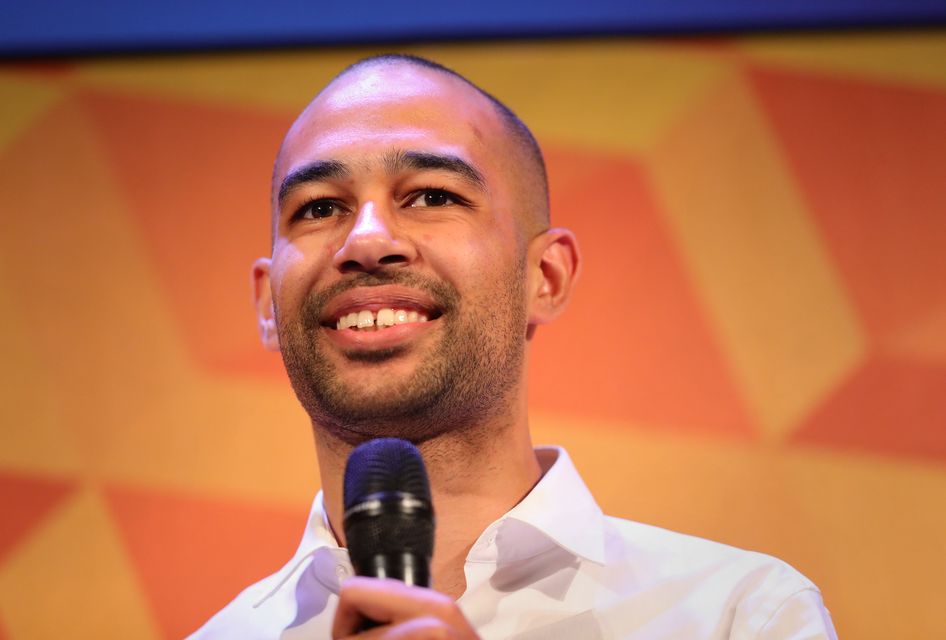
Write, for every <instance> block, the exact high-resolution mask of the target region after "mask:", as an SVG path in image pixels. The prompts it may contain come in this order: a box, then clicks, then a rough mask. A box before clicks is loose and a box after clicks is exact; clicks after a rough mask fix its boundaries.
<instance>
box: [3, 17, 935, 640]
mask: <svg viewBox="0 0 946 640" xmlns="http://www.w3.org/2000/svg"><path fill="white" fill-rule="evenodd" d="M410 51H411V52H414V53H419V54H421V55H427V56H430V57H433V58H434V59H437V60H439V61H441V62H443V63H444V64H447V65H449V66H452V67H454V68H456V69H457V70H459V71H461V72H463V73H465V74H467V75H468V76H469V77H470V78H471V79H473V80H474V81H476V82H478V83H480V84H482V85H483V86H484V87H486V88H487V89H488V90H490V91H491V92H493V93H495V94H496V95H497V96H498V97H500V98H501V99H503V100H504V101H506V102H507V103H508V104H510V106H512V107H513V109H515V110H516V111H517V112H519V114H520V115H521V116H522V117H523V119H524V120H525V121H526V122H528V123H529V124H530V125H531V126H532V127H533V129H534V130H535V132H536V134H537V136H538V137H539V139H540V141H541V142H542V144H543V146H544V148H545V149H546V153H547V156H548V162H549V168H550V174H551V181H552V191H553V193H552V199H553V217H554V220H555V222H556V223H557V224H560V225H563V226H568V227H571V228H572V229H574V230H575V231H576V232H577V234H578V236H579V239H580V241H581V243H582V246H583V250H584V256H585V272H584V275H583V278H582V281H581V282H580V283H579V290H578V292H577V294H576V298H575V301H574V304H573V306H572V307H571V308H570V309H569V311H568V313H567V314H566V316H565V317H564V318H563V319H562V320H561V321H560V322H559V323H557V324H556V325H554V326H552V327H549V328H547V329H543V330H540V332H539V336H538V339H537V341H536V347H535V354H534V359H533V365H534V366H533V375H532V385H531V398H532V400H531V403H532V409H533V427H534V432H535V438H536V440H537V441H539V442H556V443H561V444H564V445H566V446H567V447H568V448H569V450H570V451H571V453H572V456H573V457H574V458H575V461H576V463H577V465H578V467H579V469H580V470H581V471H582V472H583V473H584V474H585V476H586V479H587V481H588V483H589V484H590V486H591V488H592V489H593V491H594V492H595V493H596V495H597V496H598V497H599V499H600V501H601V503H602V505H603V506H604V507H605V509H606V510H607V511H609V512H610V513H612V514H614V515H618V516H623V517H627V518H633V519H636V520H641V521H646V522H651V523H654V524H658V525H662V526H665V527H669V528H673V529H677V530H681V531H685V532H688V533H694V534H697V535H702V536H706V537H710V538H714V539H717V540H721V541H724V542H728V543H730V544H735V545H738V546H743V547H748V548H752V549H757V550H761V551H765V552H768V553H771V554H774V555H778V556H780V557H783V558H784V559H786V560H788V561H789V562H791V563H792V564H794V565H795V566H796V567H798V568H799V569H800V570H801V571H802V572H804V573H805V574H807V575H808V576H809V577H811V578H812V579H813V580H815V581H816V582H817V583H818V584H819V585H820V586H821V587H822V590H823V591H824V595H825V600H826V602H827V604H828V606H829V608H830V609H831V611H832V613H833V615H834V618H835V621H836V623H837V626H838V630H839V632H840V634H841V636H842V637H846V638H933V637H943V636H944V635H946V622H944V619H946V616H944V614H943V604H944V603H946V581H944V578H943V576H946V508H944V504H946V468H944V461H946V401H944V397H946V33H944V32H942V31H937V32H897V33H888V34H868V35H863V34H847V35H819V36H766V37H757V38H747V39H734V40H713V41H692V40H674V41H653V40H636V41H632V40H620V39H615V40H604V41H579V42H568V43H552V42H539V43H528V44H522V43H520V44H488V45H487V44H482V45H481V44H468V45H450V46H429V47H415V48H411V49H410ZM372 52H373V51H370V50H368V49H357V50H356V49H332V50H325V51H310V52H283V53H267V54H227V55H223V54H216V55H182V56H168V57H146V58H101V59H89V60H83V61H75V62H56V63H45V64H8V65H6V66H4V67H0V98H2V99H0V204H2V214H0V224H2V233H0V305H2V307H0V308H2V310H3V313H2V314H0V341H2V354H3V367H2V375H3V378H2V386H0V411H2V427H0V510H2V513H3V514H4V515H3V517H2V520H0V638H59V637H63V635H66V636H69V637H76V638H111V637H113V638H161V637H166V638H173V637H180V636H182V635H184V634H186V633H188V632H189V631H191V630H193V629H194V628H196V627H197V626H198V625H199V624H200V623H201V622H202V621H203V620H204V619H205V618H207V617H208V616H209V615H210V614H212V613H213V612H214V611H215V610H216V609H218V608H219V607H220V606H222V605H223V604H225V603H226V602H227V601H229V600H230V599H231V598H232V597H233V596H234V595H235V594H236V592H238V591H239V590H240V589H241V588H242V587H244V586H246V585H247V584H249V583H250V582H252V581H253V580H256V579H258V578H260V577H262V576H263V575H266V574H268V573H270V572H272V571H273V570H275V569H276V568H278V567H279V566H280V565H281V564H282V563H283V562H284V561H285V560H286V559H288V557H289V556H290V554H291V553H292V551H293V549H294V548H295V545H296V543H297V541H298V537H299V535H300V534H301V531H302V528H303V526H304V520H305V515H306V511H307V508H308V505H309V501H310V500H311V498H312V496H313V494H314V492H315V491H316V489H317V469H316V466H315V457H314V454H313V451H312V445H311V436H310V434H309V427H308V423H307V420H306V417H305V415H304V414H303V412H302V411H301V409H300V408H299V407H298V406H297V404H296V402H295V398H294V397H293V396H292V393H291V391H290V389H289V386H288V384H287V381H286V379H285V374H284V373H282V371H281V365H280V363H279V361H278V358H277V357H274V356H273V355H272V354H267V353H265V352H264V351H263V350H262V348H261V347H259V345H258V341H257V338H256V334H255V325H254V319H253V313H252V309H251V306H250V302H249V296H250V294H249V284H248V283H249V276H248V274H249V265H250V263H251V261H252V260H253V258H255V257H256V256H258V255H263V254H264V253H266V252H267V250H268V216H269V214H268V204H267V201H268V198H267V190H268V180H269V172H270V168H271V163H272V159H273V157H274V154H275V151H276V148H277V146H278V144H279V142H280V140H281V137H282V135H283V133H284V131H285V129H286V128H287V126H288V125H289V123H290V122H291V121H292V119H293V118H294V116H295V114H296V113H297V112H298V111H299V110H300V109H301V108H302V106H304V105H305V103H306V102H307V101H308V99H309V98H310V97H311V96H312V95H313V93H314V92H315V91H316V89H317V88H318V87H320V86H321V85H322V84H323V83H324V82H325V81H326V80H328V79H329V78H330V77H331V76H332V75H333V74H334V73H335V72H337V71H338V70H339V69H341V68H342V67H343V66H344V65H345V64H347V63H349V62H351V61H353V60H355V59H357V58H358V57H360V56H362V55H365V54H368V53H372Z"/></svg>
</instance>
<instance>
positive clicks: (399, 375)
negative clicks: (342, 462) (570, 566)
mask: <svg viewBox="0 0 946 640" xmlns="http://www.w3.org/2000/svg"><path fill="white" fill-rule="evenodd" d="M507 136H508V134H507V133H506V130H505V128H504V125H503V123H502V122H501V120H500V118H499V117H498V115H497V114H496V112H495V111H494V109H493V107H492V105H491V104H490V103H489V102H488V101H487V100H486V99H484V98H483V97H482V96H480V95H478V94H477V93H475V92H474V91H473V90H472V89H470V88H469V87H467V86H465V85H464V84H462V83H461V82H459V81H457V80H455V79H454V78H451V77H449V76H446V75H444V74H441V73H439V72H435V71H431V70H427V69H422V68H418V67H415V66H411V65H405V64H394V65H391V64H388V65H379V66H374V67H368V68H366V69H362V70H357V71H355V72H353V73H351V74H349V75H347V76H345V77H343V78H341V79H340V80H338V81H336V82H335V83H334V84H333V85H332V86H331V87H330V88H329V89H328V90H327V91H325V92H323V94H322V95H321V96H319V98H318V99H317V100H316V101H315V102H314V103H313V104H312V105H310V107H309V108H308V109H307V110H306V112H305V113H303V115H302V116H301V117H300V118H299V120H298V121H297V122H296V123H295V125H293V127H292V129H291V130H290V132H289V135H288V136H287V139H286V141H285V143H284V145H283V148H282V151H281V153H280V156H279V158H278V160H277V165H276V172H275V184H274V191H275V193H274V204H273V206H274V211H275V212H276V215H275V222H274V224H275V241H274V247H273V256H272V262H271V264H270V265H268V267H266V266H265V265H264V267H263V268H262V269H258V270H257V275H258V278H260V279H261V281H262V282H261V286H265V284H266V283H265V280H266V279H267V278H268V280H269V285H270V287H271V292H272V302H273V307H274V309H275V319H276V327H277V330H278V338H279V348H280V350H281V351H282V353H283V358H284V361H285V364H286V368H287V371H288V372H289V376H290V379H291V381H292V384H293V387H294V389H295V391H296V394H297V395H298V396H299V399H300V401H301V402H302V404H303V406H304V407H305V408H306V410H307V411H308V412H309V414H310V415H311V416H312V418H313V419H314V420H315V422H317V423H318V424H319V425H320V426H322V427H324V428H327V429H329V430H331V431H332V432H333V433H335V435H337V436H338V437H340V438H342V439H343V440H346V441H349V442H357V441H360V440H362V439H365V438H368V437H376V436H379V435H389V436H399V437H405V438H409V439H412V440H422V439H425V438H428V437H431V436H433V435H437V434H439V433H442V432H444V431H447V430H452V429H462V428H468V427H474V426H476V425H478V424H481V423H482V422H483V421H484V420H486V419H488V418H490V417H492V416H493V415H494V414H495V413H496V412H498V411H500V410H501V409H502V407H503V406H505V404H506V403H507V402H508V401H510V399H511V396H510V392H516V391H517V390H518V389H519V387H520V386H521V381H522V376H523V359H524V344H525V337H526V331H527V321H526V293H525V251H526V243H527V240H528V239H527V238H523V237H522V233H521V226H520V225H519V224H517V215H521V212H520V211H518V210H517V207H519V206H520V205H519V198H518V195H517V192H518V189H517V187H516V184H515V182H516V178H515V177H514V176H518V175H520V173H521V167H517V166H516V159H517V157H518V155H517V154H516V153H514V152H513V151H512V144H511V143H510V142H509V140H508V137H507Z"/></svg>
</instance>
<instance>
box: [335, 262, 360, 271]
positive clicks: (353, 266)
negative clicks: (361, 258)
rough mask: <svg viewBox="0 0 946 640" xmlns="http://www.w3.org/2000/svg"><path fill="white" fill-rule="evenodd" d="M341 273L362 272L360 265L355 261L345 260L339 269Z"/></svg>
mask: <svg viewBox="0 0 946 640" xmlns="http://www.w3.org/2000/svg"><path fill="white" fill-rule="evenodd" d="M339 268H340V269H341V270H342V271H363V270H364V269H362V267H361V264H360V263H359V262H358V261H357V260H346V261H345V262H343V263H342V264H341V265H340V267H339Z"/></svg>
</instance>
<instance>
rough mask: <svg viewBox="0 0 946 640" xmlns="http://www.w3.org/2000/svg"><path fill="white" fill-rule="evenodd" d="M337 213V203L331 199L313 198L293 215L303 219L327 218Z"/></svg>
mask: <svg viewBox="0 0 946 640" xmlns="http://www.w3.org/2000/svg"><path fill="white" fill-rule="evenodd" d="M337 213H338V205H336V204H335V203H334V202H332V201H331V200H313V201H312V202H308V203H306V204H305V205H303V206H302V207H300V208H299V211H298V212H297V213H296V215H295V217H296V218H301V219H303V220H313V219H318V218H329V217H331V216H333V215H336V214H337Z"/></svg>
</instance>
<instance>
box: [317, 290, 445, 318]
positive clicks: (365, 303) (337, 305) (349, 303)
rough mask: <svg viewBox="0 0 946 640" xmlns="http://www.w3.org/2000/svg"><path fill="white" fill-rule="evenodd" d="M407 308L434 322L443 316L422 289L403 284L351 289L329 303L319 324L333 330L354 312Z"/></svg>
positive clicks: (438, 307) (440, 310)
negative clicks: (340, 319) (343, 318)
mask: <svg viewBox="0 0 946 640" xmlns="http://www.w3.org/2000/svg"><path fill="white" fill-rule="evenodd" d="M385 308H388V309H405V310H408V311H417V312H418V313H422V314H424V315H425V316H427V317H428V318H429V319H434V318H436V317H438V316H440V315H441V314H442V313H443V310H442V309H441V308H440V306H439V305H438V304H437V303H436V302H435V301H434V299H433V298H432V297H431V296H430V295H428V294H427V293H425V292H424V291H421V290H419V289H413V288H409V287H404V286H402V285H378V286H372V287H356V288H354V289H348V290H347V291H344V292H342V293H340V294H338V295H337V296H335V297H333V298H332V299H331V300H329V302H328V304H326V305H325V309H324V310H323V311H322V314H321V317H320V318H319V323H320V324H322V325H323V326H328V327H334V326H335V325H336V323H337V322H338V319H339V318H341V317H342V316H345V315H348V314H349V313H352V312H354V311H362V310H368V311H371V312H374V313H376V312H377V311H378V310H379V309H385Z"/></svg>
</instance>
